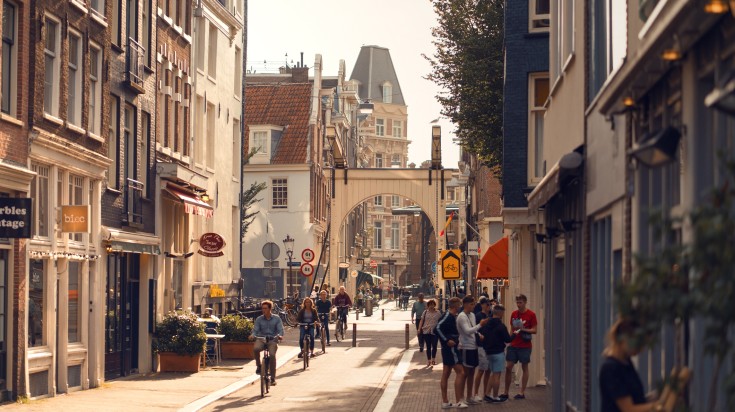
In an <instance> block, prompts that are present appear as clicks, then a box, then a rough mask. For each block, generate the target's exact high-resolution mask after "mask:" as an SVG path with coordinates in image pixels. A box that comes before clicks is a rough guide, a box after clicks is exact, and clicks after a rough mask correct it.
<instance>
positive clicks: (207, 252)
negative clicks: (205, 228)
mask: <svg viewBox="0 0 735 412" xmlns="http://www.w3.org/2000/svg"><path fill="white" fill-rule="evenodd" d="M224 248H225V239H224V238H223V237H222V236H220V235H218V234H217V233H205V234H203V235H202V236H201V237H200V238H199V254H200V255H202V256H206V257H218V256H223V255H224V254H225V252H223V251H222V249H224Z"/></svg>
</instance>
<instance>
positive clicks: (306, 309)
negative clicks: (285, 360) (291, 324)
mask: <svg viewBox="0 0 735 412" xmlns="http://www.w3.org/2000/svg"><path fill="white" fill-rule="evenodd" d="M296 320H297V321H298V322H299V323H308V324H310V326H309V328H308V329H309V330H308V331H307V330H306V329H307V327H306V326H300V327H299V330H300V332H301V333H299V347H300V348H301V352H299V358H300V357H302V356H303V353H304V336H306V334H307V333H308V334H309V337H310V338H311V340H310V341H309V350H310V353H311V356H314V322H317V321H318V320H319V318H318V317H317V313H316V309H314V302H312V301H311V299H310V298H305V299H304V305H303V306H302V307H301V310H300V311H299V313H298V314H297V315H296Z"/></svg>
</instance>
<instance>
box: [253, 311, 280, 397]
mask: <svg viewBox="0 0 735 412" xmlns="http://www.w3.org/2000/svg"><path fill="white" fill-rule="evenodd" d="M260 309H261V310H262V311H263V314H262V315H260V316H258V318H257V319H255V326H254V327H253V334H252V335H251V337H252V339H255V338H256V337H261V338H265V337H268V338H273V340H271V341H269V342H268V343H267V345H268V351H269V352H270V354H271V356H270V362H269V363H270V365H268V366H269V367H270V372H271V373H270V375H271V385H275V384H276V351H277V350H278V342H280V341H281V340H283V322H281V318H280V317H278V316H273V315H272V314H271V309H273V302H271V301H270V300H264V301H263V302H262V303H261V304H260ZM265 345H266V343H265V342H263V341H262V340H256V341H255V344H254V345H253V352H254V354H255V373H257V374H260V352H262V351H263V349H264V348H265Z"/></svg>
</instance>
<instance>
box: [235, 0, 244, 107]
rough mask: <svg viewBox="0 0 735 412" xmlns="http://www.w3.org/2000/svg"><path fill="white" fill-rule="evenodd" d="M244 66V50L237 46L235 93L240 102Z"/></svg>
mask: <svg viewBox="0 0 735 412" xmlns="http://www.w3.org/2000/svg"><path fill="white" fill-rule="evenodd" d="M238 3H239V1H238ZM242 64H243V61H242V49H240V48H239V47H237V46H235V90H233V92H234V94H235V98H236V99H237V100H240V94H242Z"/></svg>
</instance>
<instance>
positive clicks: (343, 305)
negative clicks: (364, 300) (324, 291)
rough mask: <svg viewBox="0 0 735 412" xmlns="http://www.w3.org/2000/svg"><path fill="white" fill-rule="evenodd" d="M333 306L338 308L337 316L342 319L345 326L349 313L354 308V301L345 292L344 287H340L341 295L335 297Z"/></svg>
mask: <svg viewBox="0 0 735 412" xmlns="http://www.w3.org/2000/svg"><path fill="white" fill-rule="evenodd" d="M332 304H333V305H334V306H336V307H337V316H338V317H339V319H342V323H343V324H345V325H346V324H347V311H348V310H349V309H350V307H351V306H352V300H350V296H349V295H348V294H347V292H346V291H345V287H344V286H340V287H339V293H338V294H337V296H335V297H334V300H333V301H332Z"/></svg>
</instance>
